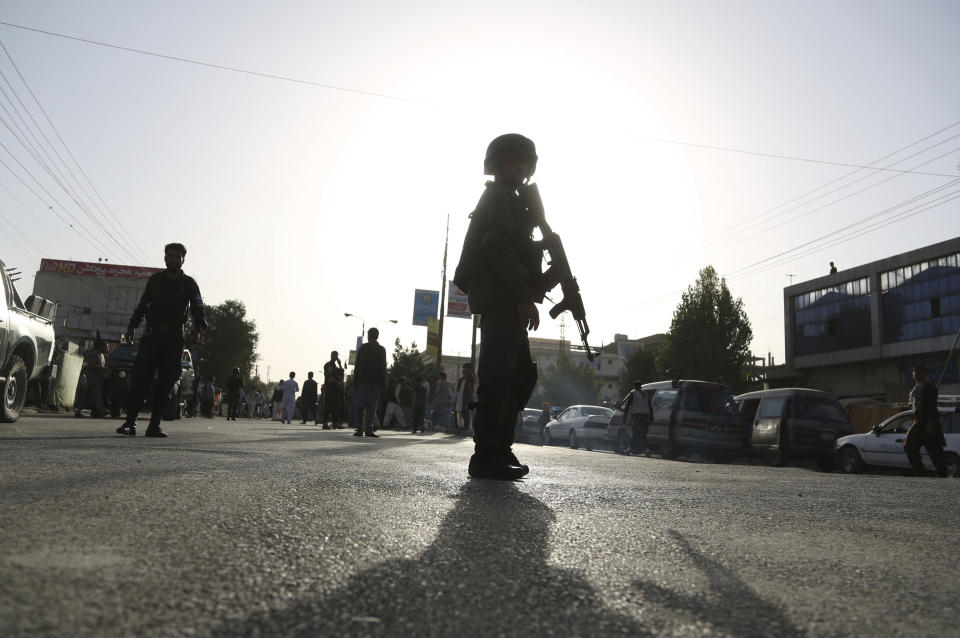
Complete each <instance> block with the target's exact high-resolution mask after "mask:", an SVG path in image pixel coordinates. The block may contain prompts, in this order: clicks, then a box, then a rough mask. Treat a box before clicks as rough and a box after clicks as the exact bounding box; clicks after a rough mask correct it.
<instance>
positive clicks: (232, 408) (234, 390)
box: [227, 368, 243, 421]
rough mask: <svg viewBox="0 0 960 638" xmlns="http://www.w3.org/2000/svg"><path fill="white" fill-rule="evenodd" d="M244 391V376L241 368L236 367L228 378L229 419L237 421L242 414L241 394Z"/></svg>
mask: <svg viewBox="0 0 960 638" xmlns="http://www.w3.org/2000/svg"><path fill="white" fill-rule="evenodd" d="M242 392H243V378H242V377H241V376H240V368H234V369H233V374H232V375H231V376H230V378H229V379H227V421H236V420H237V417H238V416H239V415H240V395H241V393H242Z"/></svg>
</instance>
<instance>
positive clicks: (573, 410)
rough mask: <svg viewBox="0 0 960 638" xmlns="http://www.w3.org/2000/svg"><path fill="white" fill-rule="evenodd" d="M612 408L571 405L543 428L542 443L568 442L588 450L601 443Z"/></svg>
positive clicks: (575, 446) (572, 445) (573, 446)
mask: <svg viewBox="0 0 960 638" xmlns="http://www.w3.org/2000/svg"><path fill="white" fill-rule="evenodd" d="M612 416H613V410H611V409H610V408H605V407H603V406H599V405H571V406H570V407H569V408H567V409H566V410H564V411H563V412H561V413H560V414H559V415H557V418H556V419H554V420H553V421H550V423H547V426H546V427H545V428H544V429H543V444H544V445H553V444H555V443H560V444H563V443H568V444H569V445H570V447H572V448H578V447H580V446H581V445H583V447H585V448H586V449H588V450H592V449H593V448H594V447H595V446H598V445H602V444H603V442H604V440H605V437H606V435H607V424H608V423H609V422H610V417H612Z"/></svg>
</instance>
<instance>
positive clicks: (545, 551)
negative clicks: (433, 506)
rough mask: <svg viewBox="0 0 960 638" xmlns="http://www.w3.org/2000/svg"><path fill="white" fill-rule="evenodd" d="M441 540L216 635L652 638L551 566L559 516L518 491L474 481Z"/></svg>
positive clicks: (578, 579)
mask: <svg viewBox="0 0 960 638" xmlns="http://www.w3.org/2000/svg"><path fill="white" fill-rule="evenodd" d="M455 498H456V505H455V506H454V507H453V509H452V510H451V511H450V512H449V513H448V514H447V516H446V517H445V518H444V520H443V522H442V523H441V526H440V529H439V531H438V534H437V539H436V540H435V541H434V543H433V544H432V545H431V546H430V547H428V548H427V549H426V551H424V552H423V553H422V554H421V555H420V556H418V557H417V558H414V559H397V560H389V561H386V562H385V563H382V564H380V565H378V566H376V567H374V568H371V569H369V570H366V571H363V572H361V573H359V574H356V575H355V576H353V577H352V578H351V579H350V580H349V581H348V583H347V584H346V585H345V586H343V587H341V588H340V589H337V590H335V591H334V592H332V593H331V594H329V595H326V596H324V595H318V596H317V597H315V598H310V599H300V600H297V601H295V602H293V603H292V604H291V605H290V606H289V607H286V608H283V609H276V610H271V611H265V612H258V613H255V614H253V615H250V616H248V617H246V618H243V619H239V620H232V621H228V622H227V623H225V624H224V625H223V626H222V627H221V628H219V629H218V630H217V631H216V632H215V633H214V635H218V636H238V635H247V636H250V635H284V636H340V635H350V636H357V635H363V636H463V637H466V636H544V635H553V636H577V635H629V636H649V635H652V633H651V632H650V631H649V630H648V629H646V628H645V627H643V626H642V625H640V624H639V623H638V622H637V621H636V620H635V619H633V618H630V617H627V616H624V615H623V614H620V613H619V612H616V611H613V610H611V609H609V608H608V607H606V606H605V605H604V603H603V601H602V600H601V596H600V594H599V592H598V591H597V590H596V589H594V588H593V587H592V586H591V585H590V584H589V583H588V582H587V581H586V580H585V579H584V578H583V576H581V575H580V574H579V573H577V572H576V571H572V570H568V569H562V568H558V567H554V566H551V565H548V563H547V561H548V557H549V538H550V527H551V525H552V523H553V520H554V516H553V512H552V511H551V510H550V508H549V507H547V506H546V505H544V504H543V503H542V502H540V501H539V500H537V499H536V498H533V497H532V496H530V495H528V494H525V493H524V492H522V491H521V489H520V488H519V487H518V485H516V484H513V483H499V482H494V481H484V480H471V481H470V482H468V483H466V484H465V485H464V486H463V487H462V488H461V489H460V491H459V493H458V494H457V495H456V497H455Z"/></svg>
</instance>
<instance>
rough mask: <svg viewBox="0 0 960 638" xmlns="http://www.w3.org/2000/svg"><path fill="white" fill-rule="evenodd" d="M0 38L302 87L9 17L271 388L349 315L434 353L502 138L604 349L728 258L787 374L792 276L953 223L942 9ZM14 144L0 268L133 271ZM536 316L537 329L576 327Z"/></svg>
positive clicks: (67, 26) (471, 18) (191, 22)
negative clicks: (524, 146)
mask: <svg viewBox="0 0 960 638" xmlns="http://www.w3.org/2000/svg"><path fill="white" fill-rule="evenodd" d="M0 21H2V22H5V23H11V24H15V25H20V26H21V27H29V28H32V29H39V30H43V31H49V32H53V33H57V34H61V35H67V36H71V37H73V38H81V39H84V40H92V41H98V42H102V43H107V44H111V45H115V46H118V47H127V48H132V49H139V50H143V51H149V52H153V53H156V54H162V55H165V56H171V57H176V58H183V59H188V60H193V61H199V62H204V63H208V64H212V65H220V66H225V67H233V68H235V69H243V70H246V71H252V72H255V73H259V74H266V75H272V76H283V77H285V78H290V79H292V80H298V81H297V82H294V81H289V80H282V79H273V78H269V77H263V76H257V75H251V74H247V73H239V72H235V71H228V70H222V69H217V68H211V67H209V66H200V65H196V64H190V63H186V62H182V61H175V60H171V59H165V58H161V57H155V56H149V55H144V54H141V53H134V52H129V51H123V50H119V49H117V48H107V47H104V46H97V45H94V44H89V43H84V42H80V41H77V40H70V39H65V38H62V37H57V36H53V35H47V34H43V33H38V32H36V31H29V30H24V29H22V28H15V27H11V26H4V25H0V41H2V43H3V45H4V46H5V48H6V51H7V52H8V53H9V55H10V56H11V57H12V59H13V61H14V62H15V63H16V67H17V68H18V69H19V71H20V73H22V75H23V78H25V79H26V81H27V83H28V84H29V86H30V88H31V89H32V91H33V93H34V94H35V96H36V98H37V100H38V101H39V103H40V104H41V105H42V107H43V109H44V110H45V111H46V114H47V115H48V116H49V118H50V119H51V120H52V121H53V123H54V124H55V125H56V128H57V130H58V131H59V133H60V135H61V136H62V138H63V140H64V141H65V142H66V144H67V146H68V148H69V150H70V153H72V154H73V155H74V156H75V157H76V159H77V161H78V162H79V164H80V166H82V168H83V171H84V172H85V173H86V174H87V175H88V176H89V178H90V180H91V181H92V183H93V185H94V186H95V187H96V190H97V192H99V194H100V195H101V196H102V198H103V200H104V201H105V202H106V204H107V205H108V206H109V210H110V211H112V213H113V214H114V215H115V216H116V217H117V218H118V219H119V220H120V221H121V223H122V224H117V223H116V222H112V223H109V224H107V223H106V222H102V223H104V225H105V226H108V227H109V228H111V232H112V233H113V234H114V235H115V236H116V237H117V238H118V239H120V238H123V237H126V236H132V237H133V239H134V240H135V241H134V242H133V245H132V247H131V248H130V249H129V252H131V253H133V255H136V256H138V257H139V261H138V262H137V263H139V264H141V265H149V266H158V267H161V266H162V265H163V259H162V250H163V248H162V247H163V244H164V243H166V242H169V241H181V242H183V243H185V244H186V245H187V248H188V251H189V252H188V255H187V261H186V264H185V266H184V270H185V271H186V272H187V273H188V274H190V275H193V276H194V277H196V279H197V281H198V283H199V284H200V288H201V290H202V292H203V294H204V297H205V299H206V301H207V302H208V303H220V302H222V301H223V300H225V299H240V300H242V301H244V302H245V303H246V306H247V309H248V313H249V316H250V317H251V318H253V319H255V320H256V322H257V325H258V327H259V331H260V335H261V342H260V348H259V352H260V355H261V361H260V371H261V375H262V376H266V369H267V367H269V368H270V376H272V377H273V378H280V377H281V376H285V375H286V372H288V371H290V370H296V371H298V372H300V373H301V374H302V373H303V372H305V371H306V370H317V369H319V368H320V367H321V365H322V363H323V362H324V361H325V360H326V359H327V357H328V354H329V352H330V350H332V349H337V350H340V351H341V352H346V351H347V350H349V349H350V347H351V346H352V344H353V343H354V341H355V338H356V335H358V334H359V333H360V329H361V322H360V320H359V319H353V318H345V317H344V313H345V312H349V313H352V314H355V315H358V316H360V317H363V318H364V319H365V320H366V326H367V327H370V326H371V325H372V324H374V323H375V322H377V321H381V320H386V319H397V320H398V321H399V323H398V324H397V325H396V326H394V325H392V324H389V323H383V324H380V325H379V327H380V329H381V342H383V343H385V344H386V345H387V346H388V350H389V349H390V346H391V345H392V343H393V340H394V338H396V337H400V338H401V339H402V340H403V342H404V344H409V342H410V341H412V340H415V341H416V342H417V344H418V345H420V346H421V347H422V346H424V345H425V343H426V328H425V327H417V326H412V325H411V318H412V312H413V301H414V289H416V288H425V289H433V290H438V289H439V287H440V285H441V266H442V258H443V242H444V232H445V224H446V220H447V216H448V215H449V218H450V256H449V261H448V267H449V274H450V276H452V271H453V268H454V266H455V265H456V263H457V259H458V257H459V253H460V246H461V243H462V240H463V234H464V232H465V230H466V224H467V214H468V213H469V212H470V211H471V210H472V209H473V207H474V205H475V204H476V201H477V199H478V198H479V196H480V194H481V192H482V189H483V183H484V181H485V179H486V178H485V177H484V176H483V175H482V161H483V154H484V151H485V149H486V145H487V143H488V142H489V141H490V140H491V139H492V138H493V137H495V136H496V135H499V134H501V133H505V132H519V133H523V134H525V135H527V136H528V137H531V138H532V139H533V140H534V141H535V142H536V144H537V149H538V152H539V155H540V163H539V166H538V170H537V174H536V175H535V177H534V179H535V181H537V182H538V183H539V184H540V190H541V193H542V195H543V199H544V203H545V205H546V208H547V215H548V219H549V220H550V221H551V225H552V226H553V228H554V230H555V231H557V232H558V233H560V235H561V236H562V237H563V239H564V244H565V246H566V248H567V252H568V255H569V258H570V262H571V266H572V267H573V270H574V273H575V274H576V275H577V277H578V280H579V282H580V287H581V289H582V293H583V298H584V302H585V304H586V308H587V318H588V320H589V322H590V326H591V328H592V330H593V332H592V335H591V342H592V345H596V346H599V345H600V344H602V343H604V342H609V341H610V340H612V338H613V335H614V334H615V333H626V334H628V335H629V336H630V337H643V336H646V335H649V334H653V333H657V332H666V331H667V330H668V329H669V325H670V319H671V315H672V312H673V309H674V308H675V307H676V305H677V303H678V302H679V300H680V292H681V291H682V290H683V289H685V288H686V287H687V286H689V285H690V284H691V283H693V281H694V280H695V279H696V276H697V272H698V270H699V269H700V268H702V267H703V266H705V265H706V264H713V265H714V266H715V267H716V268H717V270H718V271H719V272H720V273H721V274H723V275H725V276H726V277H727V279H728V284H729V285H730V288H731V290H732V291H733V293H734V295H736V296H739V297H742V298H743V300H744V302H745V304H746V310H747V313H748V315H749V317H750V319H751V321H752V323H753V328H754V334H755V338H754V342H753V350H754V352H755V353H757V354H758V355H760V356H765V355H766V354H767V353H768V352H771V353H773V355H774V357H775V358H776V360H777V362H782V361H783V350H784V343H783V341H784V338H783V302H782V299H783V297H782V295H783V287H784V286H786V285H787V284H788V283H789V282H790V276H788V275H791V276H793V280H794V281H795V282H799V281H804V280H806V279H811V278H813V277H818V276H820V275H824V274H826V273H827V270H828V262H829V261H831V260H832V261H835V262H836V263H837V265H838V266H839V268H840V269H841V270H842V269H844V268H847V267H851V266H855V265H858V264H862V263H865V262H868V261H872V260H875V259H879V258H882V257H886V256H889V255H892V254H896V253H899V252H902V251H904V250H909V249H913V248H918V247H920V246H924V245H927V244H930V243H934V242H937V241H940V240H943V239H946V238H949V237H954V236H956V235H958V234H960V233H958V230H960V224H958V222H957V219H958V211H960V201H957V200H954V201H949V198H950V197H951V196H955V195H957V194H958V193H960V191H958V186H957V184H955V183H954V184H951V182H952V181H953V180H954V179H956V178H957V177H958V176H960V170H958V161H960V71H958V65H957V61H958V60H960V38H958V37H957V25H960V3H958V2H956V1H954V0H944V1H940V2H937V1H932V0H920V1H918V0H909V1H907V0H904V1H902V2H894V1H882V0H862V1H854V0H843V1H839V2H838V1H837V0H823V1H821V0H813V1H807V2H779V1H774V0H771V1H761V0H755V1H752V2H746V1H741V2H735V1H724V2H716V1H702V2H696V1H674V2H662V1H660V0H652V1H647V2H642V1H633V2H629V1H623V2H615V1H611V0H594V1H592V2H589V3H588V2H572V1H563V0H551V1H549V2H547V1H533V0H531V1H527V2H501V1H499V0H488V1H486V2H480V3H477V2H439V1H436V2H425V1H417V0H408V1H407V2H402V3H400V2H393V1H386V0H384V1H373V2H371V1H364V0H358V1H355V2H350V3H345V2H343V3H341V2H337V3H334V2H315V1H308V0H302V1H299V2H295V1H281V0H277V1H273V2H269V3H264V2H252V1H240V0H229V1H210V2H199V3H198V2H195V1H187V0H163V1H162V2H160V1H155V2H135V3H133V2H126V1H123V0H114V1H106V0H99V1H97V0H78V1H70V2H67V1H64V0H61V1H45V0H22V1H16V0H4V1H3V2H0ZM0 70H2V71H3V74H4V76H5V78H6V80H8V81H9V82H10V84H7V83H6V82H5V81H3V78H0V86H2V87H3V89H4V92H3V93H0V104H3V106H4V108H2V109H0V120H2V122H3V123H4V124H11V125H12V122H14V117H13V116H12V109H13V107H12V106H11V102H10V100H11V98H12V99H13V100H14V102H16V99H17V98H16V97H14V96H13V93H12V91H13V90H14V89H15V90H16V95H17V96H19V98H20V99H21V100H23V103H24V104H25V105H26V106H27V107H29V108H30V112H31V113H32V114H33V116H34V117H35V118H36V120H37V121H38V122H39V123H40V124H41V125H42V126H43V127H44V129H45V131H47V135H48V136H49V137H50V139H51V140H52V141H53V142H54V144H55V145H56V146H57V148H58V149H59V151H60V153H62V154H64V155H65V156H66V153H65V152H64V150H63V147H62V146H59V143H58V142H57V140H56V137H55V134H53V133H52V132H51V130H50V129H49V127H48V126H47V124H46V121H45V119H44V116H43V114H42V112H41V111H40V109H39V107H38V106H37V104H36V103H35V102H34V101H33V99H32V98H31V97H30V94H29V92H28V91H27V90H26V89H25V88H24V86H23V84H22V83H21V82H20V79H19V77H18V74H17V70H16V69H15V68H14V67H13V65H12V63H11V61H10V59H8V58H7V56H6V54H4V53H3V51H0ZM318 84H319V85H328V86H327V87H324V86H318ZM11 85H12V88H11ZM329 87H340V88H329ZM343 89H349V90H343ZM8 110H9V111H8ZM15 130H16V129H15ZM921 140H922V141H921ZM0 142H2V143H3V145H4V146H5V149H3V148H0V159H2V160H3V162H4V163H5V164H6V165H7V166H9V168H6V167H4V166H3V165H0V187H2V188H0V215H2V216H3V219H0V223H2V224H3V227H4V228H7V229H8V230H5V231H4V232H2V233H0V251H2V254H0V256H2V259H3V260H4V261H5V262H7V264H8V265H15V266H18V267H20V268H21V269H22V270H23V272H24V279H23V281H22V282H21V283H20V288H21V291H22V292H25V293H26V294H28V293H29V291H30V290H31V289H32V285H33V281H32V279H33V273H34V272H36V270H37V268H38V267H39V264H40V259H41V258H42V257H51V258H69V259H77V260H82V261H97V258H98V257H107V258H109V260H110V261H111V262H114V263H130V262H131V261H133V259H131V258H130V257H129V253H127V252H124V251H123V250H121V249H120V248H119V247H118V246H117V245H116V243H114V242H113V241H111V240H110V238H109V237H107V236H106V235H105V234H104V233H102V232H99V231H98V230H97V229H96V226H95V225H94V223H93V222H92V221H91V220H90V219H88V218H87V217H86V216H85V213H83V212H82V211H81V210H80V208H79V207H78V206H76V205H75V204H74V203H73V202H72V201H71V200H70V197H69V196H67V195H66V193H65V192H64V191H63V190H62V189H60V188H59V187H58V186H57V185H56V184H55V182H54V181H53V180H52V179H51V178H50V177H48V176H47V175H46V174H45V172H44V169H43V168H42V167H41V165H40V164H38V163H37V162H36V161H35V160H33V159H32V158H31V157H30V154H29V153H28V152H27V151H26V150H24V148H23V147H22V146H20V144H19V142H18V141H17V139H16V137H14V135H13V134H12V133H11V132H10V130H9V129H8V128H7V127H0ZM677 142H682V143H683V144H679V143H677ZM911 145H912V146H911ZM908 146H909V148H906V149H905V150H901V149H904V148H905V147H908ZM707 147H722V148H724V149H736V150H738V151H749V153H743V152H734V151H733V150H720V149H719V148H707ZM8 151H9V152H8ZM10 153H12V155H13V157H15V158H16V160H14V159H13V158H12V157H11V155H10ZM891 154H893V155H891ZM914 154H915V155H914ZM51 155H52V153H51ZM910 155H914V156H913V157H912V158H909V156H910ZM774 156H787V157H790V158H804V159H808V160H817V161H816V162H813V161H801V160H800V159H787V158H783V157H774ZM887 156H889V157H887ZM938 156H940V157H939V159H936V158H937V157H938ZM882 158H886V159H882ZM67 159H68V161H69V157H68V156H67ZM17 161H19V162H21V163H22V164H23V167H21V166H19V165H18V164H17V163H16V162H17ZM824 162H826V163H824ZM831 163H832V164H831ZM842 164H849V165H854V166H843V165H842ZM857 166H877V167H892V168H896V169H899V170H901V171H903V170H912V171H915V172H913V173H902V172H900V173H898V172H893V171H879V172H878V171H874V170H860V171H859V172H856V171H857V170H858V169H857V168H856V167H857ZM11 169H12V170H11ZM74 171H76V168H74ZM918 172H923V173H928V174H918ZM931 173H932V174H931ZM31 176H32V177H31ZM33 178H36V179H37V180H39V182H40V183H42V184H43V185H44V187H45V188H46V189H48V191H49V193H50V195H47V194H45V193H44V192H43V191H42V190H41V189H40V188H39V187H38V186H37V185H36V183H34V182H33V181H32V180H33ZM21 179H22V180H23V181H24V182H26V183H28V184H30V185H31V189H28V188H27V187H26V186H25V185H24V184H23V183H22V182H21V181H20V180H21ZM939 187H944V188H943V189H941V190H939V191H936V192H934V193H932V194H928V193H929V192H930V191H931V190H933V189H937V188H939ZM88 189H89V187H88ZM31 190H32V191H36V192H37V194H38V195H39V196H38V195H35V194H34V193H33V192H31ZM918 197H919V199H916V200H915V201H914V202H913V203H911V204H908V205H905V206H902V207H900V208H894V209H891V207H893V206H895V205H898V204H901V203H903V202H905V201H907V200H912V199H913V198H918ZM938 198H940V199H938ZM52 200H55V201H56V202H59V204H58V203H54V202H53V201H52ZM51 205H52V206H53V207H54V210H49V209H48V206H51ZM100 209H101V210H106V208H105V207H104V206H103V205H101V206H100ZM58 211H59V212H58ZM67 211H69V214H70V215H72V216H74V217H75V218H76V219H77V220H78V222H77V223H76V224H75V228H74V229H71V228H70V227H69V225H68V224H67V222H65V221H63V219H67ZM913 213H915V214H913ZM94 214H95V215H96V216H97V218H98V219H100V220H101V221H102V220H103V219H104V218H107V219H109V218H110V213H103V215H101V214H100V213H97V212H95V213H94ZM104 216H105V217H104ZM871 216H874V217H873V218H872V221H869V222H865V223H862V224H860V225H855V224H856V223H858V222H861V220H867V219H868V218H870V217H871ZM895 220H900V221H895ZM888 221H893V222H894V223H890V224H886V222H888ZM11 223H12V224H14V225H15V227H16V229H17V230H18V231H19V232H10V230H9V229H10V226H9V225H10V224H11ZM885 224H886V225H885ZM121 225H122V227H121ZM851 225H852V226H851ZM77 226H79V227H82V228H84V229H87V230H89V231H92V232H93V233H95V234H96V235H97V237H96V238H95V239H93V240H91V241H90V242H87V241H85V240H82V239H80V238H79V235H81V234H83V233H84V231H82V230H80V229H79V228H76V227H77ZM846 227H849V228H848V229H845V228H846ZM868 231H869V232H868ZM27 238H29V239H27ZM821 238H823V239H821ZM839 240H844V241H842V243H837V241H839ZM807 242H813V243H810V244H809V245H807ZM787 251H792V252H787ZM782 253H786V254H783V255H782V256H779V257H778V255H781V254H782ZM764 260H767V261H764ZM753 264H757V265H755V266H753ZM542 314H543V315H544V319H545V321H544V323H543V324H541V328H540V330H539V331H538V332H537V333H536V334H535V336H541V337H559V335H560V323H559V320H558V321H551V320H550V319H549V318H548V317H546V316H545V315H546V308H544V311H543V313H542ZM469 326H470V322H469V321H468V320H465V319H449V320H448V321H447V322H446V333H445V339H444V351H445V352H447V353H454V354H455V353H463V354H467V353H468V352H469V349H470V328H469ZM566 336H567V338H571V339H575V338H576V329H575V326H574V324H573V322H572V321H571V320H569V318H568V321H567V327H566Z"/></svg>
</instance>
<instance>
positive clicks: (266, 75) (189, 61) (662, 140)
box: [0, 21, 952, 177]
mask: <svg viewBox="0 0 960 638" xmlns="http://www.w3.org/2000/svg"><path fill="white" fill-rule="evenodd" d="M0 25H4V26H7V27H12V28H14V29H23V30H24V31H32V32H34V33H40V34H43V35H48V36H52V37H56V38H63V39H65V40H73V41H76V42H82V43H84V44H91V45H94V46H101V47H106V48H110V49H117V50H119V51H126V52H128V53H137V54H140V55H148V56H152V57H157V58H162V59H166V60H173V61H175V62H183V63H185V64H195V65H198V66H204V67H208V68H212V69H219V70H221V71H230V72H233V73H243V74H246V75H252V76H256V77H261V78H268V79H271V80H281V81H284V82H293V83H296V84H305V85H309V86H316V87H320V88H325V89H332V90H336V91H346V92H349V93H357V94H360V95H368V96H371V97H379V98H385V99H389V100H398V101H401V102H409V103H413V104H423V105H427V106H442V105H441V104H437V103H435V102H428V101H425V100H417V99H413V98H407V97H401V96H397V95H390V94H387V93H379V92H376V91H366V90H363V89H353V88H349V87H345V86H340V85H336V84H329V83H325V82H317V81H313V80H304V79H300V78H295V77H290V76H285V75H278V74H275V73H265V72H262V71H253V70H250V69H244V68H241V67H236V66H228V65H224V64H215V63H212V62H204V61H201V60H194V59H191V58H185V57H181V56H175V55H168V54H165V53H157V52H156V51H148V50H145V49H137V48H134V47H127V46H122V45H118V44H111V43H109V42H102V41H99V40H91V39H89V38H81V37H78V36H72V35H67V34H64V33H57V32H54V31H47V30H44V29H38V28H35V27H28V26H24V25H21V24H14V23H12V22H3V21H0ZM627 137H631V138H634V139H639V140H646V141H650V142H659V143H663V144H676V145H680V146H689V147H693V148H703V149H709V150H715V151H724V152H728V153H741V154H746V155H756V156H760V157H768V158H775V159H785V160H791V161H797V162H810V163H815V164H825V165H828V166H845V167H853V168H857V169H864V168H871V169H875V170H883V171H891V172H896V173H904V174H911V173H912V174H916V175H931V176H935V177H952V175H947V174H944V173H929V172H917V171H911V170H902V169H895V168H889V167H884V168H876V167H872V166H864V165H861V164H851V163H847V162H835V161H830V160H820V159H813V158H809V157H798V156H794V155H783V154H777V153H767V152H763V151H751V150H746V149H739V148H732V147H726V146H716V145H711V144H700V143H696V142H686V141H682V140H671V139H666V138H662V137H652V136H643V135H627Z"/></svg>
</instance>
